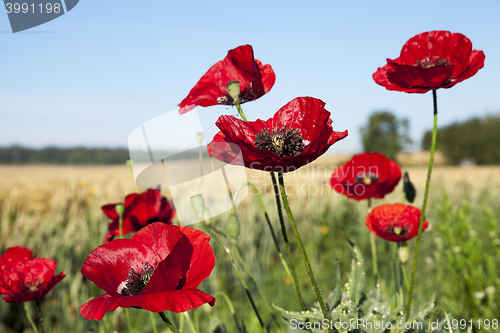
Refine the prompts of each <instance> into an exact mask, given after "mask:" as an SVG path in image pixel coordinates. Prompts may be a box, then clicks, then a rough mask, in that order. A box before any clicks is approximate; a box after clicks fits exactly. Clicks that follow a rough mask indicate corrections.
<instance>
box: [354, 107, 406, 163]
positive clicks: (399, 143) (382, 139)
mask: <svg viewBox="0 0 500 333" xmlns="http://www.w3.org/2000/svg"><path fill="white" fill-rule="evenodd" d="M409 127H410V124H409V121H408V119H397V118H396V116H395V115H394V114H392V113H391V112H389V111H379V112H374V113H372V115H371V116H370V118H369V119H368V124H367V125H366V126H365V127H362V128H361V140H362V143H363V148H364V150H365V151H366V152H369V153H373V152H379V153H381V154H383V155H385V156H387V157H388V158H390V159H395V157H396V154H397V153H398V152H399V151H401V150H403V148H405V146H407V145H409V144H411V143H412V141H411V139H410V137H409V135H408V131H409Z"/></svg>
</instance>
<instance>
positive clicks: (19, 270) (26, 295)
mask: <svg viewBox="0 0 500 333" xmlns="http://www.w3.org/2000/svg"><path fill="white" fill-rule="evenodd" d="M56 266H57V264H56V262H55V261H54V260H52V259H45V258H34V257H33V256H32V255H31V250H30V249H27V248H25V247H20V246H16V247H11V248H8V249H7V251H5V253H4V254H3V255H2V256H1V257H0V294H5V295H7V296H6V297H4V300H5V301H6V302H9V303H17V302H27V301H38V300H39V299H41V298H42V297H43V296H45V294H46V293H48V292H49V291H50V290H51V289H52V288H53V287H54V286H55V285H56V283H57V282H59V281H61V280H62V279H63V277H64V276H65V275H64V273H60V274H59V275H55V276H54V272H55V270H56Z"/></svg>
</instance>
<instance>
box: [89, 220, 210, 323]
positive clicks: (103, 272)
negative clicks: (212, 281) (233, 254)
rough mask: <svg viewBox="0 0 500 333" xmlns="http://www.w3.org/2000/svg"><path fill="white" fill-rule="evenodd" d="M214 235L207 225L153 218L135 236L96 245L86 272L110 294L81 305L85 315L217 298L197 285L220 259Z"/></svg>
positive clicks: (186, 305)
mask: <svg viewBox="0 0 500 333" xmlns="http://www.w3.org/2000/svg"><path fill="white" fill-rule="evenodd" d="M209 239H210V237H209V236H208V235H207V234H205V233H204V232H202V231H199V230H196V229H193V228H189V227H181V226H176V225H168V224H165V223H160V222H156V223H152V224H150V225H148V226H146V227H144V228H143V229H141V230H139V231H138V232H137V233H136V234H135V235H133V236H132V238H130V239H116V240H114V241H112V242H109V243H106V244H103V245H101V246H99V247H97V248H96V249H95V250H94V251H92V252H91V253H90V254H89V256H88V257H87V259H85V262H84V263H83V267H82V274H83V276H85V277H86V278H87V279H89V280H91V281H92V282H94V283H95V284H96V285H97V286H99V287H100V288H102V289H104V291H105V292H106V293H105V294H103V295H101V296H98V297H96V298H94V299H92V300H91V301H89V302H87V303H85V304H84V305H82V306H81V307H80V308H79V310H80V314H81V315H82V316H83V317H84V318H85V319H93V320H101V319H102V317H104V314H105V313H106V312H107V311H113V310H115V309H116V308H117V307H118V306H120V307H122V308H129V307H136V308H142V309H144V310H148V311H152V312H162V311H165V310H169V311H173V312H184V311H187V310H191V309H194V308H197V307H199V306H200V305H202V304H205V303H208V304H210V305H212V306H213V305H214V303H215V298H213V297H212V296H210V295H207V294H205V293H203V292H202V291H200V290H198V289H196V287H197V286H198V285H199V284H200V283H201V282H202V281H203V280H204V279H205V278H207V277H208V276H209V275H210V273H211V272H212V270H213V268H214V265H215V256H214V253H213V250H212V246H211V245H210V243H209V242H208V241H209Z"/></svg>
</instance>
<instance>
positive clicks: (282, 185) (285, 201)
mask: <svg viewBox="0 0 500 333" xmlns="http://www.w3.org/2000/svg"><path fill="white" fill-rule="evenodd" d="M278 181H279V184H280V192H281V199H282V200H283V206H285V210H286V213H287V215H288V219H289V220H290V224H291V225H292V229H293V233H294V234H295V238H296V239H297V243H298V244H299V249H300V252H301V253H302V259H303V260H304V264H305V265H306V269H307V274H309V279H310V280H311V284H312V286H313V289H314V293H315V294H316V298H317V299H318V302H319V305H320V307H321V312H323V318H325V319H326V320H330V316H329V315H328V310H327V309H326V305H325V301H324V300H323V297H321V292H320V290H319V287H318V284H317V283H316V278H315V277H314V273H313V270H312V267H311V263H310V262H309V257H308V256H307V252H306V249H305V247H304V244H303V243H302V239H300V235H299V230H298V229H297V225H296V224H295V219H294V217H293V214H292V211H291V209H290V206H289V205H288V198H287V196H286V192H285V183H284V181H283V173H282V172H279V173H278ZM328 332H330V333H333V330H332V328H331V326H330V325H329V326H328Z"/></svg>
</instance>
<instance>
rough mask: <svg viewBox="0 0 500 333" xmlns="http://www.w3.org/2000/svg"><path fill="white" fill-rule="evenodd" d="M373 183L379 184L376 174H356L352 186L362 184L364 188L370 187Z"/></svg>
mask: <svg viewBox="0 0 500 333" xmlns="http://www.w3.org/2000/svg"><path fill="white" fill-rule="evenodd" d="M373 182H377V183H378V182H380V179H379V178H378V175H377V174H374V173H371V172H367V173H365V172H360V173H358V174H357V176H356V179H354V184H358V183H363V184H365V185H366V186H368V185H370V184H371V183H373Z"/></svg>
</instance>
